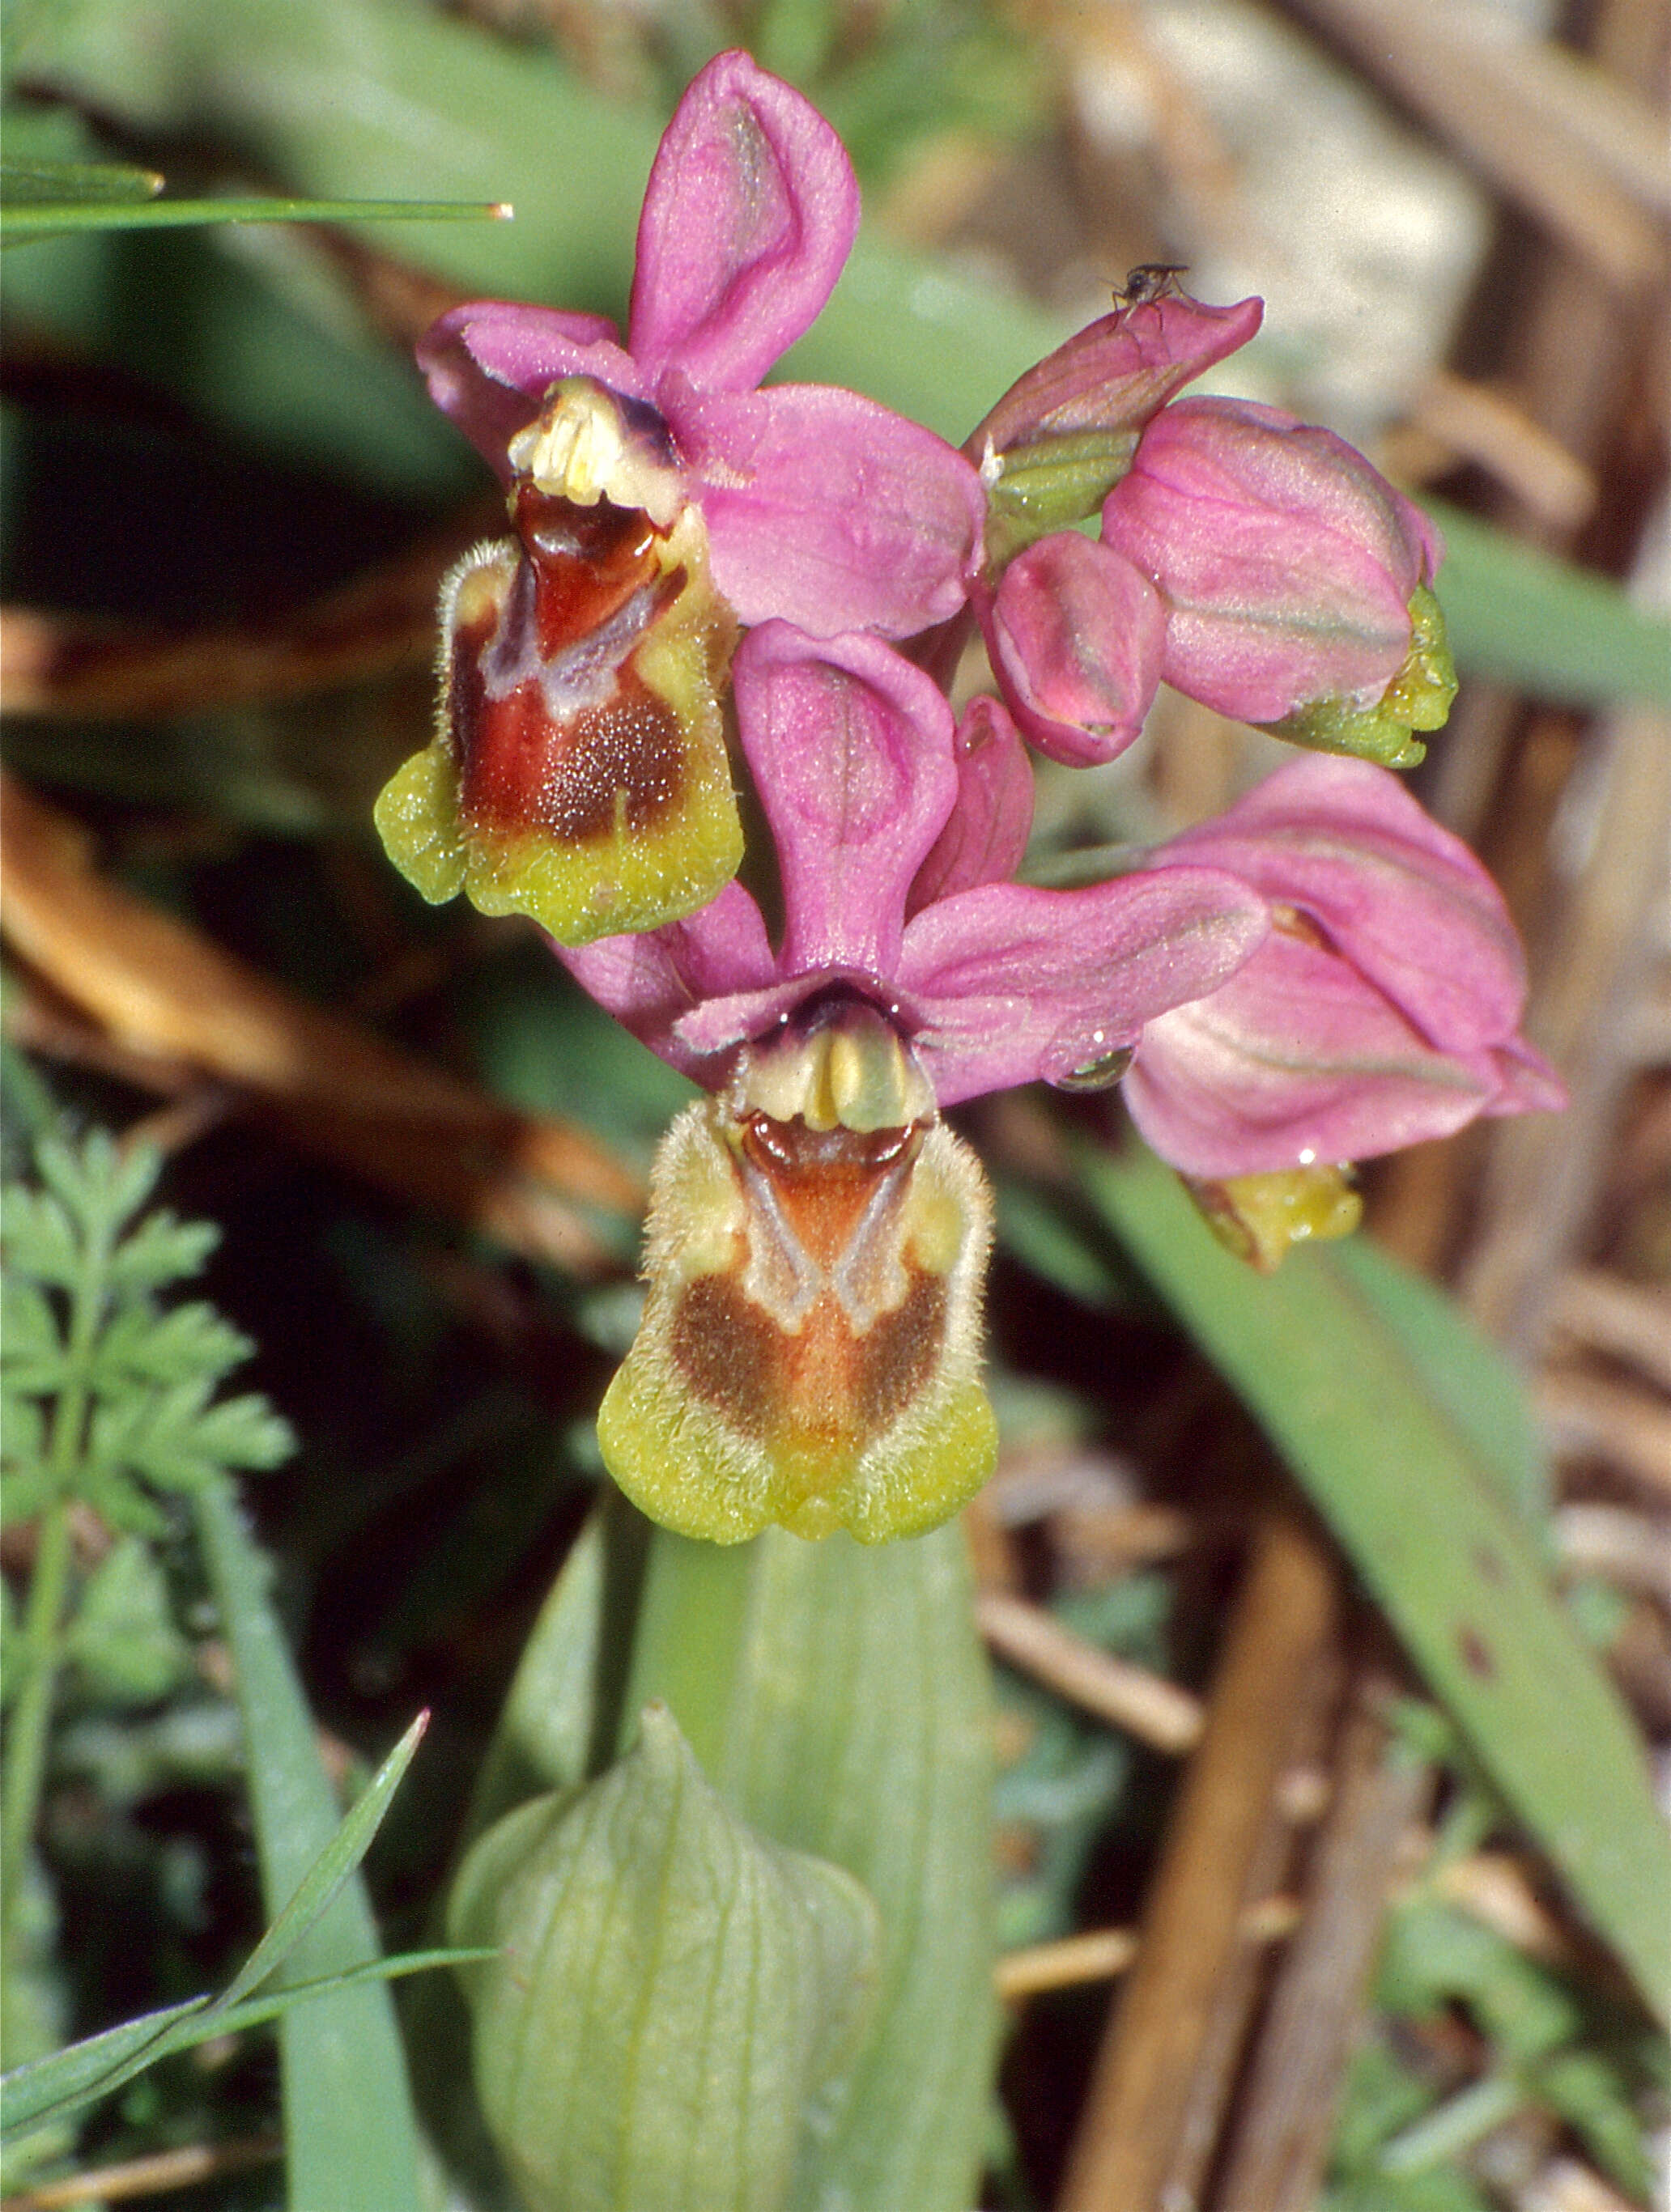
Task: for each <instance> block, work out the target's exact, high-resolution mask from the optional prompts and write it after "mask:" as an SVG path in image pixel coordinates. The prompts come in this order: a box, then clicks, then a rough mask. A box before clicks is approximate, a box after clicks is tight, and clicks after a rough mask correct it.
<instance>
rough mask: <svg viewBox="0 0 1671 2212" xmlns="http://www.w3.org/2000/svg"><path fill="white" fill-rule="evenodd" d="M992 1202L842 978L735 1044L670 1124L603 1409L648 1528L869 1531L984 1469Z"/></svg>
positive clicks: (909, 1058)
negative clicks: (709, 1086) (776, 1029)
mask: <svg viewBox="0 0 1671 2212" xmlns="http://www.w3.org/2000/svg"><path fill="white" fill-rule="evenodd" d="M990 1243H991V1199H990V1197H989V1195H988V1193H987V1189H986V1185H985V1178H984V1177H983V1176H982V1175H981V1172H980V1170H979V1166H978V1165H977V1164H976V1162H975V1159H974V1157H973V1153H971V1152H969V1151H968V1150H967V1148H966V1147H965V1146H963V1145H962V1144H961V1142H960V1141H959V1139H957V1138H955V1137H954V1136H953V1135H952V1133H951V1132H950V1131H949V1130H948V1129H947V1128H946V1127H944V1126H943V1124H942V1122H941V1121H939V1119H938V1115H937V1113H936V1106H935V1101H934V1093H933V1091H932V1090H931V1088H930V1085H929V1082H928V1079H927V1078H926V1076H925V1075H924V1073H923V1071H922V1068H921V1066H919V1065H918V1061H917V1059H916V1056H915V1054H912V1052H911V1051H910V1050H909V1048H907V1047H906V1045H905V1044H904V1043H903V1042H901V1040H900V1037H899V1036H898V1035H897V1034H896V1033H895V1031H894V1030H893V1029H892V1028H891V1027H890V1026H889V1024H887V1021H885V1020H884V1019H883V1018H882V1017H881V1014H880V1013H877V1012H874V1011H873V1010H872V1009H871V1008H870V1007H869V1006H865V1005H863V1004H862V1003H860V1002H858V1001H857V1000H853V999H851V998H850V997H846V996H845V995H843V994H840V993H837V994H834V995H833V996H832V997H830V998H827V999H826V1000H824V1001H823V1002H822V1003H821V1004H820V1003H816V1002H815V1003H814V1006H813V1007H812V1008H811V1009H809V1010H808V1012H805V1013H803V1014H802V1015H801V1016H799V1017H797V1018H796V1019H795V1020H794V1021H793V1022H792V1023H790V1024H789V1026H788V1027H787V1028H786V1029H785V1030H784V1031H782V1032H781V1033H780V1035H779V1036H778V1038H776V1039H775V1040H773V1041H772V1042H768V1043H765V1044H760V1045H754V1046H752V1047H747V1048H744V1051H743V1053H742V1055H741V1060H740V1062H739V1066H738V1070H737V1073H736V1075H735V1079H734V1080H733V1082H732V1085H731V1087H730V1089H729V1092H727V1093H726V1094H725V1095H724V1096H723V1097H717V1098H711V1099H704V1100H703V1101H701V1102H699V1103H698V1104H696V1105H693V1106H691V1107H689V1108H687V1109H686V1111H685V1112H684V1113H683V1114H682V1115H680V1117H679V1119H678V1120H677V1121H675V1122H674V1125H673V1127H672V1128H671V1129H669V1131H668V1134H667V1137H666V1138H665V1139H664V1140H663V1143H662V1150H661V1152H660V1153H659V1155H658V1157H657V1160H656V1170H655V1174H654V1176H653V1179H652V1184H651V1194H650V1210H649V1225H648V1229H647V1233H646V1260H645V1275H646V1279H647V1281H648V1285H649V1291H648V1296H647V1297H646V1300H645V1304H644V1315H643V1322H642V1324H641V1326H640V1328H639V1331H638V1334H637V1339H636V1340H635V1341H634V1343H633V1346H632V1348H631V1351H630V1352H628V1354H627V1357H626V1359H625V1363H624V1364H623V1365H622V1366H621V1368H620V1370H619V1372H618V1374H617V1375H616V1376H615V1378H614V1380H613V1383H611V1384H610V1387H609V1390H608V1393H607V1395H606V1397H605V1399H604V1401H603V1406H602V1408H601V1412H600V1413H599V1416H598V1440H599V1443H600V1444H601V1447H602V1451H603V1457H604V1463H605V1465H606V1466H607V1468H608V1469H609V1472H610V1473H611V1474H613V1476H614V1478H615V1480H616V1481H617V1482H618V1483H619V1485H620V1486H621V1488H622V1489H623V1490H624V1491H625V1492H626V1494H627V1496H628V1497H629V1498H631V1499H632V1501H633V1503H634V1504H637V1505H638V1506H639V1507H641V1508H642V1510H643V1511H644V1512H646V1513H647V1514H649V1516H650V1517H651V1519H652V1520H655V1521H659V1522H662V1525H663V1526H664V1527H667V1528H674V1529H677V1530H678V1531H679V1532H680V1534H684V1535H687V1536H699V1537H705V1538H708V1539H710V1541H714V1542H717V1543H736V1542H739V1541H741V1540H742V1539H743V1538H745V1537H747V1536H752V1535H753V1534H756V1533H757V1532H758V1531H759V1529H760V1528H763V1527H764V1526H765V1524H766V1523H767V1522H771V1521H776V1522H781V1523H782V1524H783V1526H784V1527H785V1528H789V1529H791V1530H792V1531H793V1532H794V1533H795V1534H797V1535H801V1536H824V1535H827V1534H830V1533H831V1531H832V1530H833V1529H835V1528H844V1527H845V1528H848V1529H850V1530H851V1532H852V1534H854V1535H856V1536H857V1537H858V1538H859V1539H860V1540H861V1541H863V1542H866V1543H878V1542H881V1541H884V1540H886V1539H887V1538H889V1537H893V1536H906V1535H916V1534H920V1533H921V1531H923V1530H924V1529H925V1528H934V1527H936V1526H937V1525H938V1523H939V1522H942V1521H944V1520H946V1519H948V1517H949V1516H950V1515H951V1514H953V1513H954V1512H955V1511H956V1510H957V1509H958V1507H959V1506H961V1504H963V1503H964V1502H965V1500H966V1499H967V1498H969V1497H971V1496H972V1495H973V1492H975V1491H976V1490H978V1489H979V1486H980V1485H981V1484H982V1483H983V1482H985V1480H986V1478H987V1477H988V1475H990V1474H991V1471H992V1467H993V1464H994V1461H995V1459H996V1455H997V1437H996V1431H995V1428H994V1425H993V1419H992V1413H991V1407H990V1405H989V1404H988V1403H987V1400H986V1395H985V1390H984V1389H982V1387H981V1382H980V1361H979V1335H980V1293H981V1286H982V1282H983V1279H984V1277H985V1266H986V1254H987V1249H988V1246H989V1244H990Z"/></svg>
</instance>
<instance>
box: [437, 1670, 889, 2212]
mask: <svg viewBox="0 0 1671 2212" xmlns="http://www.w3.org/2000/svg"><path fill="white" fill-rule="evenodd" d="M448 1931H449V1933H450V1934H451V1935H452V1936H454V1939H455V1940H457V1941H460V1942H476V1943H480V1944H483V1945H485V1946H493V1947H496V1948H495V1951H494V1955H493V1956H492V1957H491V1960H489V1961H488V1962H486V1963H484V1964H482V1965H480V1966H475V1967H473V1968H471V1969H469V1970H468V1971H467V1974H466V1977H465V1979H466V1984H467V1990H468V1993H469V1996H470V2002H471V2005H472V2008H473V2013H474V2015H475V2039H474V2041H475V2073H476V2083H477V2088H478V2091H479V2095H480V2097H481V2100H482V2104H483V2107H484V2110H485V2112H486V2115H487V2118H488V2121H489V2124H490V2126H491V2129H492V2131H493V2135H494V2139H495V2141H496V2142H497V2144H498V2145H499V2148H500V2150H501V2151H502V2153H503V2155H504V2157H505V2159H506V2161H507V2163H508V2164H509V2166H510V2169H511V2171H512V2172H513V2173H514V2174H515V2177H516V2180H517V2184H518V2188H519V2192H520V2194H521V2197H522V2199H523V2201H524V2202H525V2203H527V2204H528V2207H529V2212H687V2208H695V2207H697V2206H703V2207H708V2206H712V2207H715V2208H718V2207H721V2206H724V2207H727V2208H730V2212H779V2208H781V2207H782V2205H783V2204H784V2201H785V2192H786V2191H787V2190H788V2188H789V2186H790V2179H791V2176H792V2174H793V2172H794V2170H795V2166H796V2159H797V2156H798V2155H799V2154H800V2152H801V2149H802V2145H803V2143H804V2142H806V2140H807V2139H808V2136H811V2135H813V2134H814V2133H815V2132H816V2131H817V2130H819V2128H820V2125H823V2126H827V2124H828V2117H829V2113H830V2112H831V2111H832V2109H839V2104H840V2100H841V2098H842V2096H843V2094H844V2093H845V2087H846V2082H847V2079H848V2076H849V2074H850V2072H851V2065H852V2061H853V2057H854V2053H855V2049H856V2046H857V2043H858V2040H859V2039H860V2036H861V2034H862V2033H863V2027H864V2023H865V2020H866V2016H867V2015H868V2013H869V2008H870V2005H871V2002H872V2001H873V1999H874V1997H875V1952H876V1946H877V1929H876V1915H875V1907H874V1906H873V1905H871V1903H870V1901H869V1899H868V1898H867V1897H866V1896H865V1894H864V1892H863V1889H862V1888H861V1887H860V1886H859V1884H858V1883H857V1882H856V1881H854V1880H853V1879H852V1877H851V1875H846V1874H844V1873H843V1872H842V1871H841V1870H840V1869H839V1868H837V1867H833V1866H831V1865H829V1864H828V1863H826V1862H825V1861H822V1860H819V1859H815V1858H812V1857H808V1856H806V1855H805V1854H803V1853H802V1852H800V1851H794V1850H784V1848H783V1847H782V1846H781V1845H779V1844H774V1843H772V1842H771V1840H770V1839H769V1838H766V1837H765V1836H763V1835H760V1834H759V1833H758V1832H756V1831H754V1830H753V1828H751V1827H750V1826H748V1825H747V1823H746V1822H745V1821H742V1820H739V1819H738V1817H737V1815H736V1814H735V1812H734V1811H733V1810H731V1808H729V1806H728V1805H727V1804H726V1802H724V1800H723V1798H722V1797H721V1796H720V1795H719V1794H718V1792H717V1791H716V1790H714V1789H713V1788H712V1787H711V1786H710V1784H708V1783H707V1781H706V1780H704V1777H703V1775H702V1772H701V1770H700V1769H699V1768H698V1765H697V1764H696V1761H695V1760H694V1759H692V1756H691V1753H690V1748H689V1747H688V1746H687V1745H686V1742H685V1741H684V1738H683V1737H682V1736H681V1735H680V1732H679V1729H678V1726H677V1724H676V1723H675V1722H674V1719H673V1717H672V1715H671V1714H670V1713H669V1712H668V1710H667V1708H666V1707H665V1706H664V1705H649V1706H648V1707H647V1708H646V1709H645V1711H644V1713H643V1717H642V1724H641V1730H640V1734H639V1736H638V1740H637V1743H636V1745H635V1746H634V1747H633V1749H632V1750H631V1752H629V1753H627V1754H626V1755H625V1757H624V1758H623V1759H619V1761H617V1763H616V1764H615V1765H613V1766H612V1767H611V1768H610V1769H609V1771H608V1772H607V1773H606V1774H604V1775H602V1776H601V1777H600V1778H599V1779H598V1780H596V1781H595V1782H592V1783H589V1784H586V1785H584V1786H583V1787H582V1789H580V1790H575V1791H571V1792H569V1793H566V1794H559V1795H556V1796H543V1797H536V1798H534V1799H532V1800H531V1801H530V1802H528V1803H527V1804H525V1805H522V1806H521V1807H519V1808H518V1809H517V1810H516V1811H515V1812H514V1813H511V1814H507V1815H506V1817H505V1818H504V1819H503V1820H500V1821H499V1822H497V1824H496V1825H495V1826H493V1827H491V1828H490V1829H489V1830H488V1832H487V1833H486V1834H485V1836H483V1837H482V1838H480V1839H479V1842H478V1843H477V1844H476V1845H475V1847H474V1849H473V1850H472V1852H471V1854H470V1856H469V1857H468V1858H467V1860H466V1862H465V1864H464V1867H463V1869H462V1870H461V1872H460V1876H459V1880H458V1882H457V1884H456V1886H455V1887H454V1893H453V1901H452V1905H451V1908H450V1911H449V1914H448Z"/></svg>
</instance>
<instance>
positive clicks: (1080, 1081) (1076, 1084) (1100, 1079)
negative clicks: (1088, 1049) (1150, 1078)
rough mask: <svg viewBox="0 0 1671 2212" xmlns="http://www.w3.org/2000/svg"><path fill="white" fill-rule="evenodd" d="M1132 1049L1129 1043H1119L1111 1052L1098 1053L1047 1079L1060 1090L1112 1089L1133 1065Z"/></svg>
mask: <svg viewBox="0 0 1671 2212" xmlns="http://www.w3.org/2000/svg"><path fill="white" fill-rule="evenodd" d="M1131 1049H1132V1048H1131V1046H1130V1045H1129V1044H1127V1045H1117V1046H1115V1047H1114V1048H1113V1051H1111V1052H1100V1053H1097V1054H1095V1055H1094V1056H1093V1057H1092V1058H1091V1059H1089V1060H1082V1061H1081V1062H1080V1064H1079V1066H1077V1067H1070V1068H1068V1069H1066V1070H1065V1071H1064V1073H1062V1074H1060V1075H1052V1076H1049V1077H1047V1078H1046V1081H1048V1082H1049V1083H1050V1084H1051V1085H1052V1087H1053V1088H1054V1089H1055V1090H1058V1091H1109V1090H1112V1089H1113V1086H1114V1085H1115V1084H1116V1083H1118V1082H1119V1079H1120V1078H1121V1076H1122V1075H1124V1074H1125V1071H1126V1069H1127V1068H1128V1067H1130V1066H1131Z"/></svg>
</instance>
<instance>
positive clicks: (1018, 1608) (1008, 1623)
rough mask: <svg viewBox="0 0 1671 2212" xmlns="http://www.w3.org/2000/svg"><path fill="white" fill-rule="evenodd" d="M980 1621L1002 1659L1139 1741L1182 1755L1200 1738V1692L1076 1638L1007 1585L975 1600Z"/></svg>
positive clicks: (1041, 1609) (1157, 1748)
mask: <svg viewBox="0 0 1671 2212" xmlns="http://www.w3.org/2000/svg"><path fill="white" fill-rule="evenodd" d="M975 1620H976V1622H977V1624H978V1625H979V1629H980V1632H981V1634H982V1635H983V1636H984V1637H985V1639H986V1641H987V1643H988V1644H990V1645H991V1648H992V1650H994V1651H996V1652H997V1655H998V1656H999V1657H1000V1658H1001V1659H1005V1660H1008V1662H1009V1664H1010V1665H1011V1666H1012V1667H1015V1668H1019V1669H1020V1671H1021V1672H1022V1674H1030V1675H1031V1676H1032V1677H1033V1679H1034V1681H1036V1682H1042V1683H1043V1684H1044V1686H1046V1689H1051V1690H1054V1691H1055V1692H1057V1693H1058V1696H1060V1697H1064V1698H1066V1699H1068V1700H1069V1702H1070V1704H1072V1705H1078V1706H1080V1707H1081V1708H1082V1710H1083V1711H1086V1712H1089V1713H1095V1715H1096V1717H1097V1718H1098V1719H1099V1720H1104V1721H1107V1722H1109V1723H1112V1725H1113V1727H1115V1728H1118V1729H1125V1733H1126V1734H1127V1735H1134V1736H1136V1737H1137V1741H1139V1742H1140V1743H1146V1744H1148V1745H1150V1747H1151V1748H1152V1749H1154V1750H1156V1751H1164V1752H1173V1753H1177V1752H1185V1751H1188V1750H1190V1749H1191V1748H1192V1747H1193V1746H1194V1745H1195V1744H1196V1743H1197V1742H1198V1741H1199V1738H1200V1735H1201V1729H1202V1724H1203V1723H1202V1711H1201V1701H1200V1699H1198V1698H1193V1697H1192V1696H1191V1695H1190V1693H1189V1692H1188V1691H1187V1690H1180V1688H1179V1686H1178V1685H1177V1684H1176V1683H1175V1682H1169V1681H1168V1680H1167V1679H1166V1677H1165V1675H1163V1674H1151V1673H1150V1670H1149V1669H1148V1668H1145V1667H1134V1666H1133V1665H1131V1662H1130V1661H1128V1660H1125V1659H1116V1658H1114V1657H1113V1656H1112V1655H1111V1654H1110V1653H1108V1652H1107V1651H1104V1650H1101V1648H1100V1646H1098V1645H1097V1644H1089V1643H1088V1642H1087V1641H1086V1640H1085V1638H1083V1637H1082V1636H1076V1635H1075V1634H1074V1633H1073V1632H1072V1630H1071V1629H1067V1628H1064V1627H1063V1626H1062V1624H1061V1622H1060V1621H1058V1620H1054V1619H1052V1616H1051V1615H1050V1614H1049V1613H1046V1611H1045V1610H1044V1608H1043V1607H1041V1606H1036V1605H1030V1604H1029V1603H1028V1601H1027V1600H1026V1599H1025V1598H1019V1597H1012V1596H1011V1595H1009V1593H1008V1592H1007V1591H1004V1590H997V1589H991V1590H985V1591H983V1592H982V1594H981V1595H979V1597H977V1599H976V1600H975Z"/></svg>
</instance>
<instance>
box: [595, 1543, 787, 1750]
mask: <svg viewBox="0 0 1671 2212" xmlns="http://www.w3.org/2000/svg"><path fill="white" fill-rule="evenodd" d="M754 1548H755V1547H754V1545H753V1544H702V1543H698V1542H696V1541H693V1540H692V1538H690V1537H688V1536H675V1535H673V1534H670V1533H669V1532H668V1530H667V1529H665V1528H656V1529H653V1530H652V1531H651V1534H650V1539H649V1559H648V1560H647V1562H646V1564H645V1568H644V1579H643V1590H642V1594H641V1595H640V1598H639V1602H638V1618H637V1624H636V1628H635V1632H634V1635H633V1639H632V1662H631V1667H630V1668H629V1669H628V1673H627V1680H626V1694H625V1697H624V1699H622V1701H621V1710H620V1728H619V1735H620V1741H619V1748H620V1749H622V1750H625V1748H626V1747H627V1745H628V1744H630V1743H631V1741H633V1740H634V1739H635V1738H636V1736H637V1733H638V1716H639V1714H640V1713H641V1712H642V1711H643V1709H644V1707H645V1705H648V1704H649V1700H650V1699H652V1698H660V1699H662V1701H663V1702H664V1703H665V1704H667V1705H670V1706H671V1707H672V1708H673V1713H674V1719H675V1720H677V1722H678V1723H679V1726H680V1730H681V1731H682V1733H683V1735H684V1737H685V1741H686V1743H688V1744H689V1745H690V1747H691V1749H692V1752H694V1753H695V1754H696V1759H697V1764H698V1765H699V1766H700V1767H701V1769H702V1771H703V1772H704V1774H707V1775H717V1773H718V1772H719V1770H720V1765H721V1761H722V1759H723V1753H724V1749H725V1737H726V1730H727V1726H728V1723H729V1717H730V1711H731V1702H732V1694H733V1691H734V1689H735V1683H736V1676H737V1666H738V1662H739V1661H740V1660H741V1656H742V1650H743V1640H744V1636H745V1633H746V1631H747V1619H748V1611H749V1600H750V1592H751V1585H752V1582H753V1570H754Z"/></svg>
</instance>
